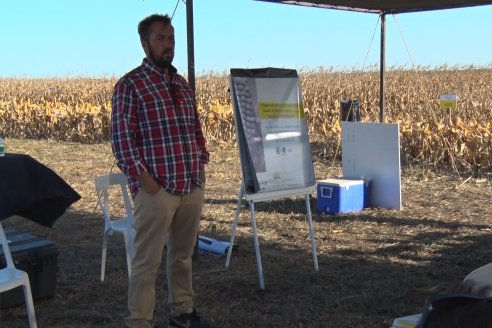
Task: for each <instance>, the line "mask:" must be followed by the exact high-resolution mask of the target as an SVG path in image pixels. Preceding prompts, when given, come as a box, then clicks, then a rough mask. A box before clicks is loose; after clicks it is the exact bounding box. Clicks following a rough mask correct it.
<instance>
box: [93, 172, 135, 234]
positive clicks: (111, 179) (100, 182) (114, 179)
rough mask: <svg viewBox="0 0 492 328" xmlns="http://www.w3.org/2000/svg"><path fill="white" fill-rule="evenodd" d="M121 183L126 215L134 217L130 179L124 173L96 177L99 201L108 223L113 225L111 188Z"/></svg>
mask: <svg viewBox="0 0 492 328" xmlns="http://www.w3.org/2000/svg"><path fill="white" fill-rule="evenodd" d="M117 185H119V187H120V190H121V195H122V197H123V202H124V207H125V211H126V217H128V218H132V217H133V214H132V205H131V201H130V196H129V193H128V180H127V177H126V176H125V175H124V174H123V173H111V174H107V175H102V176H98V177H97V178H96V192H97V197H98V203H99V206H100V207H101V210H102V212H103V216H104V220H105V222H106V225H111V211H110V205H109V189H110V188H111V187H112V186H117Z"/></svg>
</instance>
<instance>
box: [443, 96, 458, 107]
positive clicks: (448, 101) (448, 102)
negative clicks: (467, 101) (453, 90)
mask: <svg viewBox="0 0 492 328" xmlns="http://www.w3.org/2000/svg"><path fill="white" fill-rule="evenodd" d="M457 98H458V97H456V95H441V96H440V97H439V103H440V106H441V108H456V104H457Z"/></svg>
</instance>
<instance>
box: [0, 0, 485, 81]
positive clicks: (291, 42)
mask: <svg viewBox="0 0 492 328" xmlns="http://www.w3.org/2000/svg"><path fill="white" fill-rule="evenodd" d="M176 5H177V8H176ZM175 8H176V12H175V14H174V18H173V25H174V26H175V29H176V38H177V44H176V55H175V60H174V64H175V66H176V67H177V68H178V70H180V72H181V73H183V74H185V73H186V71H187V57H186V56H187V55H186V8H185V3H184V2H183V1H179V2H177V0H65V1H62V0H15V1H7V0H3V1H1V3H0V77H53V76H59V77H72V76H88V77H110V76H121V75H122V74H124V73H125V72H127V71H128V70H130V69H132V68H134V67H136V66H138V65H139V64H140V62H141V60H142V58H143V56H144V53H143V51H142V49H141V46H140V42H139V39H138V34H137V32H136V26H137V24H138V22H139V21H140V20H141V19H142V18H143V17H145V16H147V15H150V14H153V13H156V12H157V13H169V14H170V15H171V14H172V13H173V12H174V10H175ZM194 20H195V67H196V73H197V74H198V75H200V74H203V73H207V72H209V71H213V72H219V73H222V72H228V70H229V69H230V68H232V67H242V68H246V67H249V68H254V67H266V66H271V67H285V68H295V69H316V68H317V67H320V66H324V67H326V68H330V67H333V68H334V69H337V70H338V69H340V70H342V69H352V68H355V69H363V68H364V69H367V68H368V67H371V66H374V65H379V48H380V27H379V21H378V16H377V15H374V14H365V13H354V12H344V11H338V10H329V9H318V8H305V7H299V6H291V5H278V4H272V3H266V2H259V1H252V0H194ZM386 21H387V29H386V33H387V46H386V61H387V67H391V66H408V67H411V66H412V64H415V65H420V66H431V67H435V66H442V65H449V66H454V65H460V66H467V65H476V66H487V65H491V64H492V42H490V34H491V33H492V6H481V7H475V8H463V9H455V10H443V11H432V12H425V13H411V14H400V15H397V16H387V18H386ZM371 40H372V45H371Z"/></svg>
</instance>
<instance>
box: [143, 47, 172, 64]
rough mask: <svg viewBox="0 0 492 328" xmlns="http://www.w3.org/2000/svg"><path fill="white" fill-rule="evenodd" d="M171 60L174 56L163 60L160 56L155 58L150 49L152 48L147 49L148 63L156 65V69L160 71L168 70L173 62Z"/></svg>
mask: <svg viewBox="0 0 492 328" xmlns="http://www.w3.org/2000/svg"><path fill="white" fill-rule="evenodd" d="M169 51H172V50H169ZM173 58H174V56H173V55H171V56H170V58H169V59H165V58H163V57H162V56H157V55H156V54H155V52H154V49H152V48H150V49H149V59H150V61H152V63H153V64H154V65H156V66H157V67H159V68H161V69H167V68H169V66H171V64H172V62H173Z"/></svg>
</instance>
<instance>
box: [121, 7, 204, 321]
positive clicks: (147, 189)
mask: <svg viewBox="0 0 492 328" xmlns="http://www.w3.org/2000/svg"><path fill="white" fill-rule="evenodd" d="M138 33H139V35H140V42H141V44H142V48H143V50H144V52H145V55H146V57H145V58H144V59H143V62H142V65H140V66H139V67H137V68H135V69H134V70H132V71H131V72H129V73H127V74H126V75H125V76H123V77H122V78H121V79H120V80H119V81H118V82H117V83H116V85H115V89H114V94H113V108H112V131H111V140H112V149H113V153H114V155H115V157H116V160H117V165H118V167H119V168H120V169H121V171H122V172H123V173H125V174H126V175H127V176H128V182H129V187H130V191H131V193H132V196H133V197H134V204H135V215H134V216H135V230H136V235H135V256H134V257H133V260H132V265H131V274H130V279H129V286H128V309H129V312H130V315H129V316H128V317H127V319H126V320H125V322H126V325H127V326H128V327H139V328H140V327H151V325H152V320H153V314H154V307H155V283H156V276H157V270H158V268H159V266H160V264H161V258H162V252H163V249H164V245H165V243H166V239H167V257H166V261H167V265H166V270H167V285H168V304H169V308H170V318H169V327H191V328H193V327H195V328H199V327H205V328H206V327H210V325H208V324H206V323H203V322H202V321H201V320H200V318H199V317H198V315H197V313H196V311H195V309H194V304H193V296H194V294H193V288H192V259H191V257H192V254H193V250H194V246H195V243H196V239H197V238H196V237H197V233H198V228H199V221H200V216H201V212H202V206H203V197H204V191H203V189H204V186H205V164H207V163H208V159H209V153H208V151H207V149H206V147H205V138H204V136H203V132H202V129H201V125H200V121H199V117H198V112H197V108H196V104H195V96H194V93H193V91H192V90H191V88H190V87H189V85H188V84H187V82H186V80H185V79H184V78H183V77H182V76H180V75H178V74H177V71H176V68H175V67H174V66H173V65H172V61H173V58H174V44H175V40H174V28H173V26H172V24H171V19H170V18H169V16H167V15H165V16H164V15H157V14H155V15H151V16H149V17H147V18H145V19H143V20H142V21H141V22H140V23H139V25H138Z"/></svg>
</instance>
